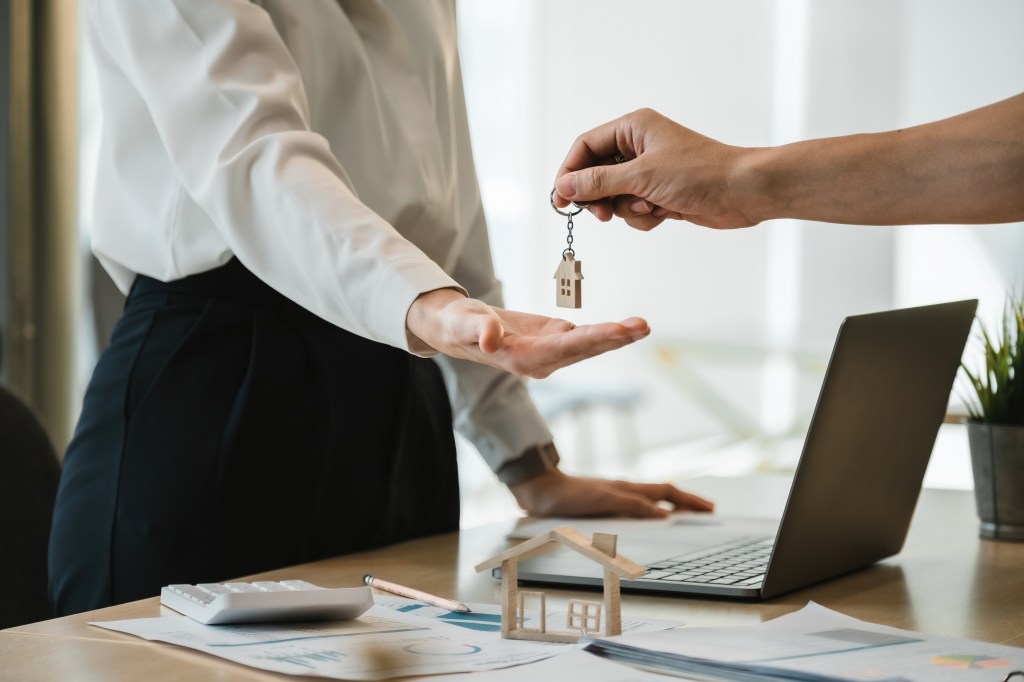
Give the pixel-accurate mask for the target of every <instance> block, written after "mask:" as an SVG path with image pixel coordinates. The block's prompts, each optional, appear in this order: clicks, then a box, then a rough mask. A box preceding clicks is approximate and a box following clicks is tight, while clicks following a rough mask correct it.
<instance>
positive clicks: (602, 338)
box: [406, 289, 651, 379]
mask: <svg viewBox="0 0 1024 682" xmlns="http://www.w3.org/2000/svg"><path fill="white" fill-rule="evenodd" d="M406 325H407V327H408V329H409V331H410V332H411V333H412V334H413V335H414V336H415V337H416V339H418V340H419V341H422V342H423V343H425V344H426V345H428V346H430V347H431V348H433V349H434V350H436V351H438V352H440V353H444V354H445V355H448V356H450V357H453V358H461V359H465V360H473V361H474V362H479V363H482V364H485V365H490V366H491V367H496V368H498V369H501V370H504V371H506V372H511V373H513V374H518V375H520V376H530V377H533V378H535V379H542V378H544V377H546V376H548V375H549V374H551V373H552V372H554V371H555V370H556V369H559V368H561V367H565V366H566V365H571V364H573V363H574V362H579V361H580V360H584V359H586V358H589V357H593V356H595V355H600V354H601V353H604V352H607V351H610V350H615V349H616V348H621V347H622V346H625V345H628V344H630V343H633V342H634V341H639V340H640V339H642V338H644V337H645V336H647V335H648V334H650V331H651V330H650V327H648V326H647V322H646V321H644V320H642V319H640V318H639V317H631V318H629V319H627V320H623V321H622V322H618V323H616V322H606V323H602V324H590V325H583V326H580V327H577V326H575V325H573V324H572V323H571V322H567V321H566V320H559V319H556V318H552V317H545V316H543V315H531V314H528V313H520V312H516V311H514V310H505V309H503V308H495V307H493V306H489V305H487V304H486V303H484V302H483V301H478V300H476V299H472V298H466V297H465V296H463V295H462V294H461V293H460V292H458V291H456V290H455V289H438V290H435V291H429V292H427V293H425V294H421V295H420V296H419V297H418V298H417V299H416V300H415V301H414V302H413V304H412V307H410V308H409V314H408V316H407V318H406Z"/></svg>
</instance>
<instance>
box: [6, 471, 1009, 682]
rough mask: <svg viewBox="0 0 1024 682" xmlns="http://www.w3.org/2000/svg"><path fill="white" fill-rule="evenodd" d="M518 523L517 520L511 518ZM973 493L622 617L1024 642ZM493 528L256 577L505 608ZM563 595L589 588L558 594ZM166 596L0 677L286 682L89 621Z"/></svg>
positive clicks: (501, 527)
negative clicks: (765, 583)
mask: <svg viewBox="0 0 1024 682" xmlns="http://www.w3.org/2000/svg"><path fill="white" fill-rule="evenodd" d="M687 487H688V488H689V489H691V490H694V491H697V492H701V493H704V494H707V495H709V496H711V497H713V498H714V499H716V500H717V501H718V502H719V509H720V510H721V511H723V512H725V513H737V512H743V511H747V512H749V511H751V510H759V511H764V510H769V511H772V512H777V511H778V510H779V509H781V505H782V503H783V502H784V500H785V493H786V490H787V489H788V480H787V479H774V478H770V477H748V478H740V479H715V478H704V479H696V480H694V481H692V482H690V483H688V484H687ZM510 523H511V522H510ZM977 524H978V522H977V518H976V516H975V511H974V500H973V496H972V495H971V494H970V493H965V492H958V491H947V490H925V491H924V492H923V494H922V497H921V501H920V503H919V504H918V509H917V514H916V516H915V519H914V523H913V525H912V527H911V531H910V536H909V537H908V539H907V544H906V547H905V548H904V550H903V552H901V553H900V554H899V555H897V556H895V557H893V558H891V559H888V560H886V561H884V562H882V563H880V564H878V565H876V566H874V567H872V568H869V569H866V570H863V571H859V572H857V573H854V574H851V575H848V576H845V577H842V578H838V579H836V580H832V581H829V582H827V583H823V584H820V585H816V586H813V587H810V588H807V589H804V590H800V591H799V592H794V593H791V594H787V595H784V596H782V597H778V598H776V599H772V600H771V601H768V602H761V603H743V602H733V601H722V600H712V599H691V598H680V597H659V596H649V595H644V594H635V593H628V592H627V593H625V594H624V595H623V600H622V609H623V615H625V616H649V617H660V618H669V619H673V620H680V621H683V622H685V623H687V624H690V625H738V624H750V623H756V622H760V621H762V620H766V619H770V618H774V617H776V616H780V615H783V614H785V613H789V612H791V611H794V610H796V609H798V608H800V607H802V606H804V605H805V604H806V603H807V602H808V601H809V600H813V601H816V602H818V603H820V604H823V605H824V606H827V607H829V608H832V609H835V610H837V611H841V612H843V613H846V614H848V615H851V616H854V617H856V618H861V619H864V620H869V621H872V622H875V623H881V624H885V625H892V626H895V627H899V628H906V629H911V630H922V631H925V632H929V633H933V634H943V635H952V636H957V637H969V638H972V639H981V640H987V641H990V642H998V643H1002V644H1009V645H1013V646H1019V647H1024V544H1013V543H1002V542H991V541H982V540H979V539H978V537H977ZM508 528H510V524H492V525H490V526H483V527H479V528H472V529H468V530H464V531H461V532H459V533H451V534H447V535H440V536H436V537H431V538H425V539H422V540H416V541H413V542H407V543H404V544H401V545H397V546H393V547H387V548H383V549H378V550H374V551H370V552H363V553H361V554H355V555H351V556H345V557H338V558H336V559H328V560H324V561H318V562H315V563H310V564H304V565H302V566H296V567H293V568H289V569H283V570H279V571H271V572H269V573H261V574H259V575H258V576H249V577H247V578H245V579H246V580H250V579H260V580H285V579H289V578H302V579H304V580H308V581H310V582H313V583H317V584H320V585H324V586H326V587H346V586H354V585H359V584H360V583H361V578H362V576H363V575H364V574H366V573H373V574H375V575H379V576H381V577H386V578H387V579H390V580H394V581H395V582H399V583H404V584H408V585H415V586H417V587H420V588H422V589H425V590H428V591H431V592H434V593H436V594H440V595H444V596H455V597H458V598H459V599H461V600H463V601H475V602H490V603H497V602H498V600H499V591H498V586H499V585H498V582H497V581H495V580H493V579H492V578H491V577H490V576H489V575H487V574H477V573H475V572H474V571H473V565H474V564H476V563H477V562H478V561H481V560H483V559H486V558H488V557H490V556H493V555H494V554H497V553H498V552H499V551H501V550H502V549H504V548H506V547H507V546H509V544H510V543H508V542H507V541H506V540H504V533H505V532H506V531H507V530H508ZM547 591H548V592H549V593H550V594H552V596H554V597H564V596H567V595H569V594H579V592H578V591H570V590H565V591H558V590H547ZM161 609H162V607H161V606H160V605H159V601H158V599H157V598H152V599H145V600H142V601H137V602H132V603H130V604H122V605H120V606H115V607H111V608H107V609H101V610H98V611H92V612H89V613H85V614H79V615H76V616H69V617H66V618H57V619H54V620H49V621H43V622H41V623H34V624H32V625H26V626H23V627H19V628H13V629H10V630H4V631H2V632H0V680H19V681H27V680H61V681H63V680H92V679H95V680H104V681H110V680H138V679H147V680H229V679H230V680H287V679H295V678H292V677H291V676H287V675H277V674H273V673H265V672H261V671H258V670H253V669H250V668H245V667H243V666H240V665H236V664H234V663H230V662H227V661H222V660H220V659H216V658H213V657H210V656H206V655H204V654H201V653H198V652H194V651H190V650H186V649H182V648H178V647H174V646H171V645H168V644H161V643H153V642H147V641H144V640H141V639H138V638H135V637H131V636H128V635H122V634H120V633H116V632H111V631H109V630H103V629H101V628H97V627H93V626H90V625H88V624H87V621H96V620H115V619H117V620H119V619H125V618H142V617H151V616H156V615H159V614H160V612H161Z"/></svg>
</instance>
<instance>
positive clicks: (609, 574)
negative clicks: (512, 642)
mask: <svg viewBox="0 0 1024 682" xmlns="http://www.w3.org/2000/svg"><path fill="white" fill-rule="evenodd" d="M616 541H617V536H615V535H612V534H610V533H594V537H593V538H592V539H591V538H588V537H587V536H586V535H584V534H583V533H581V532H579V531H578V530H576V529H575V528H573V527H571V526H561V527H559V528H555V529H554V530H551V531H548V532H547V533H543V534H542V535H538V536H537V537H535V538H533V539H532V540H527V541H526V542H524V543H522V544H520V545H517V546H516V547H513V548H512V549H510V550H507V551H505V552H502V553H501V554H499V555H497V556H495V557H493V558H491V559H488V560H487V561H485V562H483V563H481V564H477V566H476V570H477V572H480V571H486V570H489V569H493V568H497V567H499V566H500V567H501V636H502V637H504V638H505V639H532V640H537V641H541V642H577V641H579V639H580V634H581V633H582V632H586V633H589V634H603V635H604V636H606V637H610V636H611V635H618V634H622V616H621V614H620V611H619V579H620V578H621V577H626V578H631V579H636V578H639V577H640V576H642V575H643V574H644V573H646V572H647V569H646V568H644V567H643V566H641V565H640V564H637V563H634V562H633V561H630V560H629V559H627V558H626V557H624V556H621V555H619V554H618V553H617V552H616V549H615V545H616ZM559 547H568V548H569V549H573V550H575V551H577V552H579V553H580V554H582V555H584V556H586V557H587V558H589V559H593V560H594V561H595V562H596V563H598V564H600V565H601V566H602V567H603V568H604V599H603V602H604V603H603V604H602V603H601V602H597V601H587V600H582V599H570V600H569V609H568V615H567V617H566V624H565V629H566V631H565V632H552V631H549V630H548V629H547V625H546V623H545V619H546V616H547V611H546V607H545V595H544V593H543V592H532V591H531V592H526V591H520V590H519V586H518V580H519V561H521V560H523V559H528V558H530V557H535V556H540V555H542V554H547V553H548V552H552V551H554V550H556V549H558V548H559ZM530 600H534V601H535V602H536V603H538V604H539V607H540V609H539V610H540V617H539V619H538V620H537V624H536V626H534V627H528V626H526V624H525V620H526V606H527V603H528V602H529V601H530ZM602 606H603V610H604V632H603V633H602V632H601V611H602Z"/></svg>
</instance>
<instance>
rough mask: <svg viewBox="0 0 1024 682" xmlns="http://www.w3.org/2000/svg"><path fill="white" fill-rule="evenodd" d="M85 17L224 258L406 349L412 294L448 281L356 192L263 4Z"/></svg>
mask: <svg viewBox="0 0 1024 682" xmlns="http://www.w3.org/2000/svg"><path fill="white" fill-rule="evenodd" d="M86 20H87V21H89V22H91V23H92V28H93V30H94V32H95V35H96V37H97V41H96V42H97V45H98V47H99V49H100V50H101V51H102V52H103V53H104V54H105V56H106V58H109V59H110V60H111V61H112V62H113V63H114V64H115V65H116V67H117V68H118V69H119V70H120V71H121V72H123V74H124V76H125V77H126V78H127V79H128V80H129V81H130V82H131V84H132V86H133V87H134V88H135V89H136V90H137V91H138V93H139V96H140V97H141V98H142V100H143V101H144V103H145V106H146V107H147V109H148V111H149V113H150V116H151V119H152V120H151V122H142V123H140V125H142V124H145V125H153V126H154V127H155V129H156V132H157V134H158V135H159V136H160V139H161V140H162V142H163V145H164V147H165V148H166V150H167V154H168V157H169V159H170V162H171V163H172V164H173V166H174V169H175V171H176V173H177V174H178V176H179V178H180V180H181V182H182V183H183V186H184V189H185V191H187V192H188V194H189V195H190V196H191V198H192V199H193V201H195V202H196V203H197V204H198V205H199V206H201V207H202V209H203V210H204V211H205V212H206V213H207V214H208V215H209V216H210V218H211V220H212V221H213V222H214V223H215V224H216V227H217V229H218V230H219V231H220V232H221V234H222V235H223V237H224V239H225V240H226V242H227V244H228V246H229V248H230V249H231V251H232V252H233V253H234V254H235V256H236V257H237V258H238V259H239V260H240V261H241V262H242V263H243V264H244V265H245V266H246V267H247V268H248V269H249V270H251V271H252V272H253V273H254V274H256V275H257V276H258V277H259V278H260V279H262V280H264V281H265V282H266V283H267V284H269V285H270V286H271V287H273V288H275V289H276V290H278V291H280V292H281V293H282V294H284V295H285V296H287V297H289V298H290V299H292V300H294V301H296V302H297V303H299V304H300V305H302V306H304V307H306V308H307V309H309V310H310V311H312V312H314V313H315V314H317V315H319V316H320V317H322V318H324V319H326V320H328V321H330V322H332V323H334V324H336V325H338V326H339V327H343V328H345V329H347V330H349V331H351V332H353V333H356V334H359V335H360V336H363V337H366V338H368V339H372V340H374V341H379V342H383V343H386V344H389V345H392V346H395V347H398V348H402V349H405V350H409V339H408V336H407V333H406V322H405V319H406V315H407V312H408V309H409V306H410V305H411V304H412V302H413V300H414V299H415V298H416V297H417V296H418V295H419V294H421V293H423V292H426V291H431V290H434V289H439V288H445V287H455V288H460V287H459V285H458V284H456V282H455V281H454V280H453V279H452V278H451V277H449V276H448V275H447V274H446V273H445V272H444V270H442V269H441V268H440V267H439V266H438V265H437V264H435V263H434V262H433V261H432V260H431V259H430V258H429V257H427V256H426V255H425V254H424V253H423V252H422V251H420V250H419V249H418V248H417V247H416V246H414V245H413V244H411V243H410V242H409V241H407V240H406V239H405V238H403V237H402V236H401V235H400V234H399V233H398V232H397V231H396V230H395V229H394V228H393V227H392V226H391V225H389V224H388V223H387V222H386V221H384V220H383V219H382V218H380V217H379V216H378V215H376V214H375V213H374V212H373V211H371V210H370V209H369V208H367V207H366V206H365V205H364V204H363V203H362V202H361V201H360V200H359V198H358V197H357V196H356V193H355V191H354V190H353V187H352V184H351V182H350V181H349V178H348V176H347V175H346V173H345V171H344V169H343V168H342V167H341V165H340V164H339V162H338V161H337V159H336V158H335V157H334V155H333V154H332V153H331V150H330V147H329V145H328V143H327V140H326V139H324V138H323V137H322V136H321V135H318V134H316V133H314V132H312V131H311V130H310V127H309V114H308V105H307V101H306V95H305V92H304V90H303V86H302V80H301V78H300V75H299V72H298V68H297V66H296V65H295V63H294V61H293V59H292V57H291V55H290V53H289V52H288V49H287V48H286V46H285V44H284V42H283V41H282V39H281V37H280V35H279V34H278V32H277V31H276V30H275V28H274V26H273V24H272V22H271V20H270V18H269V16H268V15H267V14H266V13H265V12H264V11H263V10H262V9H261V8H259V7H258V6H256V5H255V4H253V3H251V2H249V1H248V0H145V1H144V2H140V1H139V0H91V1H90V2H88V4H87V5H86Z"/></svg>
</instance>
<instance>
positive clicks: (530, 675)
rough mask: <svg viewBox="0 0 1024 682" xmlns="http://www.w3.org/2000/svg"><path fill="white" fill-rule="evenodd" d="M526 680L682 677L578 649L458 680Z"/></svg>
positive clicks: (609, 681) (654, 681) (664, 681)
mask: <svg viewBox="0 0 1024 682" xmlns="http://www.w3.org/2000/svg"><path fill="white" fill-rule="evenodd" d="M524 679H529V680H530V682H571V681H572V680H586V682H669V681H670V680H679V679H681V678H679V677H677V676H671V677H670V676H667V675H659V674H657V673H650V672H646V671H643V670H637V669H636V668H631V667H629V666H628V665H622V664H620V663H614V662H612V661H609V660H607V659H604V658H601V657H600V656H594V655H592V654H588V653H586V652H584V651H580V650H579V649H575V650H571V651H566V652H565V653H563V654H559V655H558V656H553V657H552V658H546V659H544V660H543V661H539V662H537V663H531V664H530V665H529V667H526V668H519V667H516V668H504V669H502V670H491V671H488V672H484V673H475V674H472V675H459V677H458V682H523V680H524ZM682 679H686V678H682ZM437 682H441V680H437Z"/></svg>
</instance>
